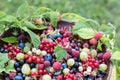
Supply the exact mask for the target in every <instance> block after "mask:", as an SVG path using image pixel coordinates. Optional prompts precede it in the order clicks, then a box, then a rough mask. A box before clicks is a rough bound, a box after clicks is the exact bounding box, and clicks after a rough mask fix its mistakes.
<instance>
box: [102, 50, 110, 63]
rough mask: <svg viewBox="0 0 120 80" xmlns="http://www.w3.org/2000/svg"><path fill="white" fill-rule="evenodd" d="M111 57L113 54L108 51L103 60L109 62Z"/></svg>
mask: <svg viewBox="0 0 120 80" xmlns="http://www.w3.org/2000/svg"><path fill="white" fill-rule="evenodd" d="M110 57H111V52H109V51H107V52H106V53H105V54H104V55H103V59H104V60H105V61H107V60H109V59H110Z"/></svg>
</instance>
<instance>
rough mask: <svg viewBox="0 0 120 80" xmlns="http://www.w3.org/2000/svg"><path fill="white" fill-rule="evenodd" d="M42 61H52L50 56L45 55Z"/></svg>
mask: <svg viewBox="0 0 120 80" xmlns="http://www.w3.org/2000/svg"><path fill="white" fill-rule="evenodd" d="M44 59H45V60H46V61H52V55H51V54H47V55H45V57H44Z"/></svg>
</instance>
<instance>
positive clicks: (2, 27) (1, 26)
mask: <svg viewBox="0 0 120 80" xmlns="http://www.w3.org/2000/svg"><path fill="white" fill-rule="evenodd" d="M4 31H5V25H1V24H0V34H1V33H3V32H4Z"/></svg>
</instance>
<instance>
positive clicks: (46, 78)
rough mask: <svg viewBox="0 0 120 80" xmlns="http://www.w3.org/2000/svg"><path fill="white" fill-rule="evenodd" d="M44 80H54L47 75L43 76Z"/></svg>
mask: <svg viewBox="0 0 120 80" xmlns="http://www.w3.org/2000/svg"><path fill="white" fill-rule="evenodd" d="M42 80H52V78H51V76H49V75H47V74H45V75H43V77H42Z"/></svg>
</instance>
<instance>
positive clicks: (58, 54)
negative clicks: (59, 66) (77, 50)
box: [54, 45, 67, 61]
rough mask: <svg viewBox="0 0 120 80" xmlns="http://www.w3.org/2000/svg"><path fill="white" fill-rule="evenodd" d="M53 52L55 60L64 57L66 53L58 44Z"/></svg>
mask: <svg viewBox="0 0 120 80" xmlns="http://www.w3.org/2000/svg"><path fill="white" fill-rule="evenodd" d="M54 54H55V56H56V59H57V61H60V60H62V59H63V58H66V54H67V53H66V51H65V50H64V49H63V48H62V47H61V46H60V45H57V46H56V47H55V49H54Z"/></svg>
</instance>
